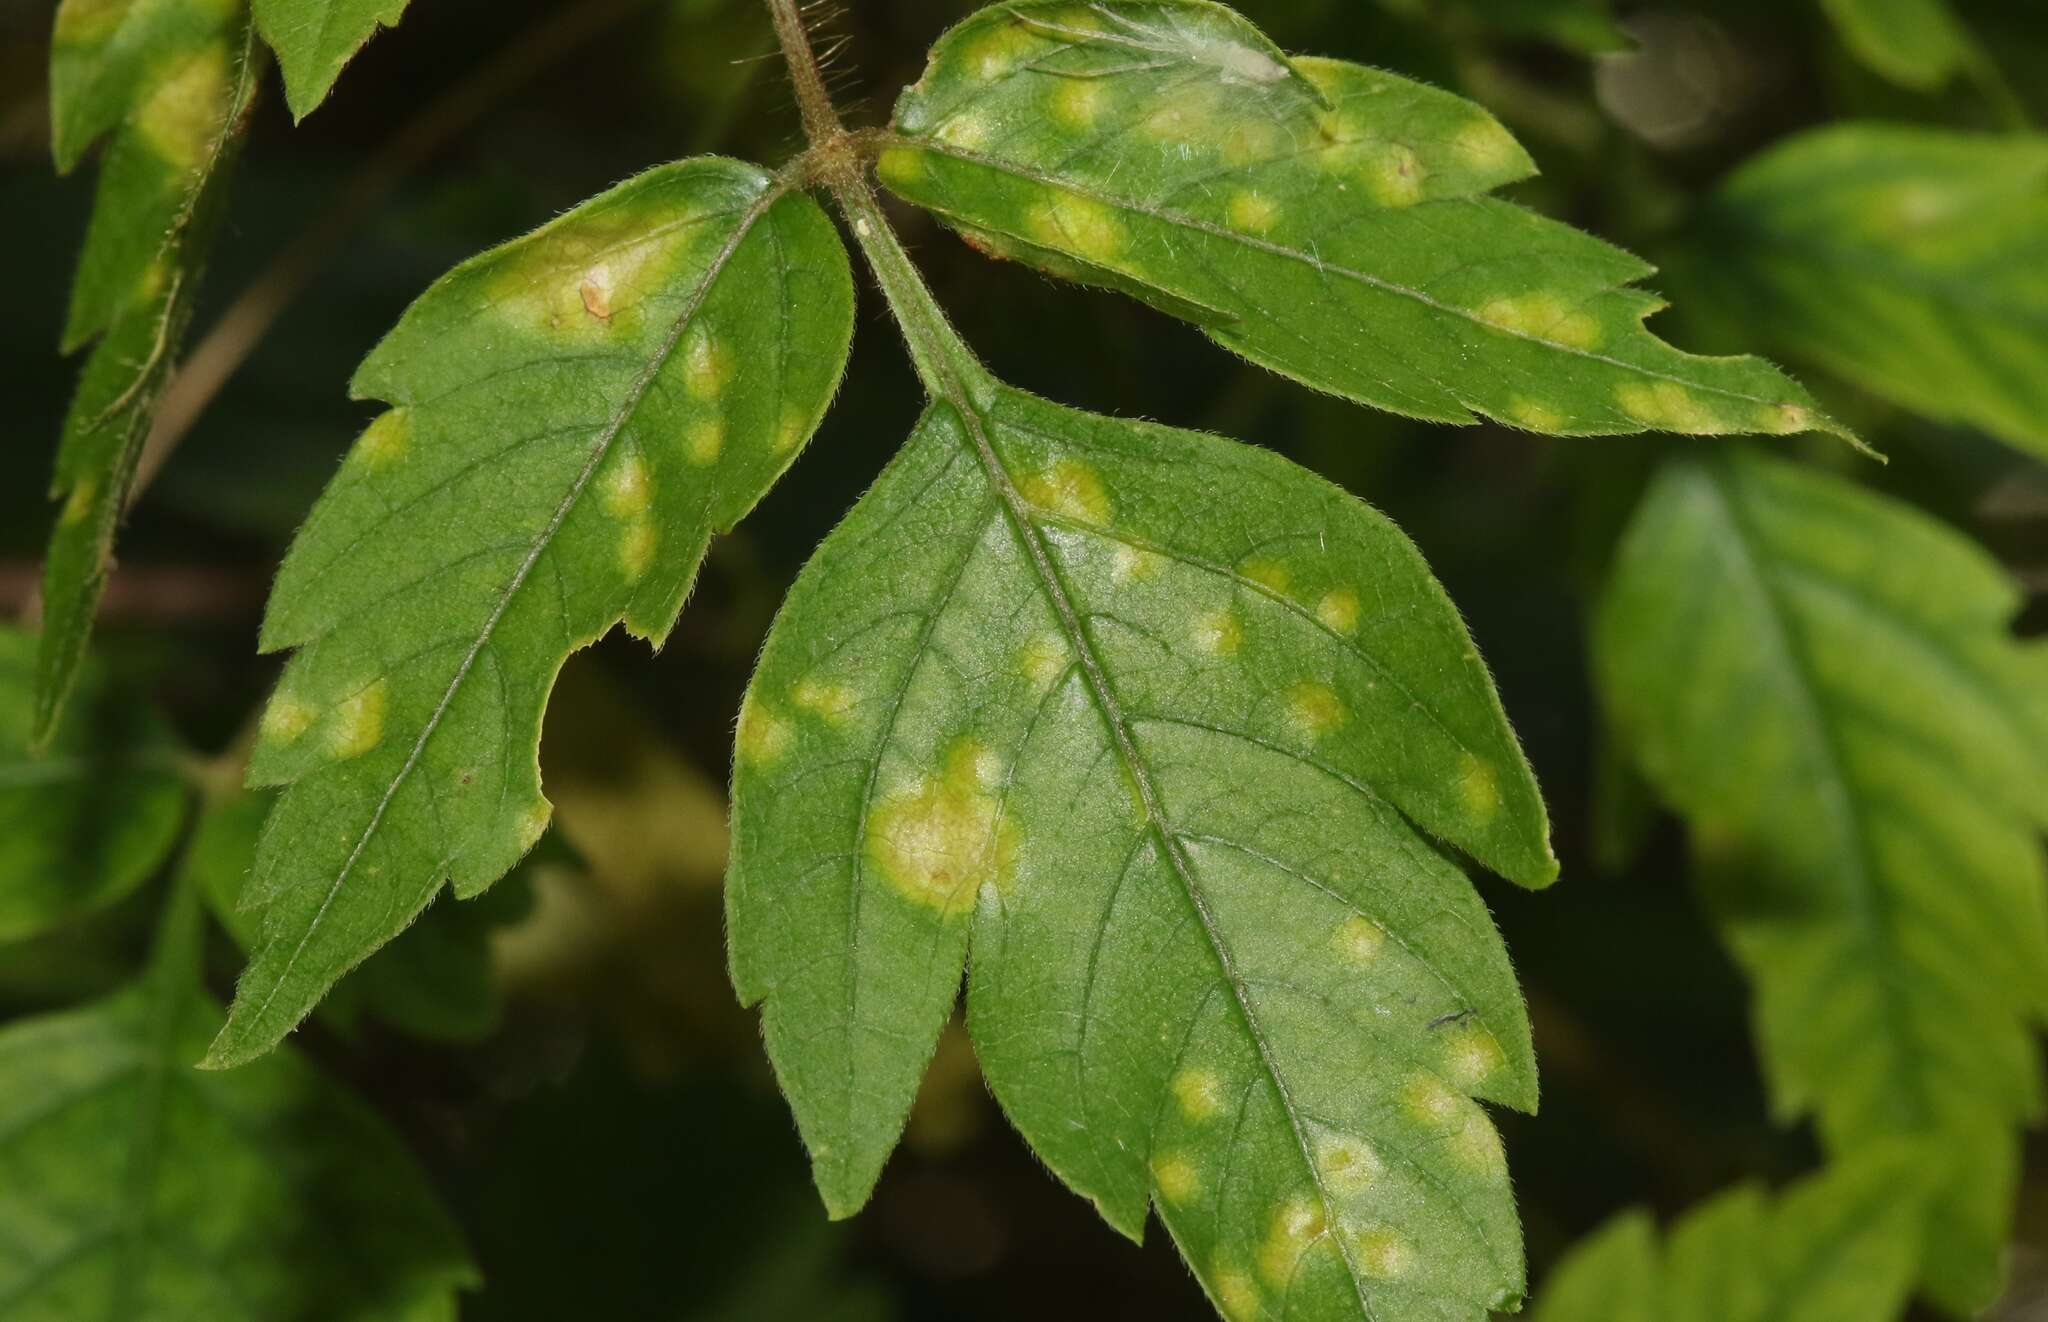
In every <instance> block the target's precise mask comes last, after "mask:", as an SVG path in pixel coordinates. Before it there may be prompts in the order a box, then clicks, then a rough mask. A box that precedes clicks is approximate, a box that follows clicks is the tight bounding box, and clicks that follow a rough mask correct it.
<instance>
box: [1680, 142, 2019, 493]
mask: <svg viewBox="0 0 2048 1322" xmlns="http://www.w3.org/2000/svg"><path fill="white" fill-rule="evenodd" d="M1700 238H1701V243H1702V249H1703V253H1704V255H1705V256H1706V257H1707V258H1708V259H1709V260H1710V261H1711V263H1712V267H1711V269H1712V271H1713V273H1714V279H1715V280H1716V281H1718V282H1721V283H1723V285H1724V297H1726V298H1728V299H1729V300H1730V302H1731V305H1732V306H1733V307H1734V308H1736V309H1739V312H1740V315H1741V316H1742V317H1743V318H1744V320H1745V324H1747V325H1750V326H1753V327H1755V328H1756V329H1757V332H1758V333H1760V334H1762V335H1765V336H1768V337H1769V338H1771V339H1772V340H1774V341H1775V342H1777V343H1779V344H1782V345H1783V346H1784V347H1785V349H1786V350H1787V351H1788V352H1791V353H1795V354H1798V355H1800V356H1803V357H1807V358H1812V359H1815V360H1817V361H1819V362H1821V363H1824V364H1826V365H1827V366H1828V367H1830V368H1832V369H1833V370H1835V371H1837V372H1839V373H1841V374H1842V375H1843V376H1846V377H1848V378H1849V379H1850V380H1852V381H1854V382H1856V383H1857V384H1859V385H1861V386H1863V387H1864V388H1865V389H1867V390H1869V391H1871V392H1872V393H1873V394H1876V395H1880V396H1882V397H1884V398H1886V399H1889V400H1892V401H1894V402H1895V403H1898V404H1900V405H1902V406H1904V407H1906V408H1909V409H1913V410H1915V411H1916V412H1920V413H1924V414H1926V415H1928V416H1929V417H1933V418H1940V419H1944V420H1949V421H1955V422H1965V423H1970V424H1972V425H1974V426H1977V427H1981V428H1983V429H1984V430H1985V431H1988V432H1990V433H1991V434H1992V435H1994V436H1997V437H1998V438H2000V439H2001V440H2003V441H2006V442H2007V443H2008V444H2011V445H2014V446H2017V447H2019V448H2021V449H2023V450H2029V451H2032V452H2033V453H2035V454H2037V455H2048V373H2043V372H2042V371H2041V363H2042V362H2043V360H2044V357H2048V138H2043V137H2042V136H2040V135H2038V134H2012V135H2004V136H1994V135H1987V134H1968V133H1953V132H1947V131H1943V130H1937V129H1920V128H1903V127H1893V126H1889V125H1877V124H1845V125H1840V126H1836V127H1832V128H1825V129H1818V130H1815V131H1813V132H1810V133H1805V134H1802V135H1800V136H1799V137H1796V138H1793V139H1792V140H1790V141H1789V142H1786V143H1785V144H1783V145H1782V146H1779V147H1777V148H1775V149H1773V150H1771V151H1769V152H1766V153H1764V154H1763V155H1762V156H1760V157H1758V158H1756V159H1755V160H1753V161H1751V162H1749V163H1748V164H1747V165H1745V166H1743V167H1742V168H1741V169H1740V170H1738V171H1736V172H1735V174H1734V175H1733V176H1732V177H1730V179H1729V180H1728V181H1727V183H1726V184H1724V185H1723V186H1722V187H1721V189H1720V191H1719V193H1718V194H1717V195H1716V198H1715V200H1714V202H1713V204H1712V206H1711V208H1710V210H1709V211H1708V213H1707V215H1706V217H1705V218H1704V223H1703V224H1702V226H1701V229H1700Z"/></svg>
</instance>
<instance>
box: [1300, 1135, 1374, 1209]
mask: <svg viewBox="0 0 2048 1322" xmlns="http://www.w3.org/2000/svg"><path fill="white" fill-rule="evenodd" d="M1315 1156H1316V1168H1317V1170H1318V1171H1320V1172H1321V1173H1322V1180H1323V1183H1324V1184H1325V1185H1327V1186H1328V1187H1329V1188H1330V1189H1332V1190H1333V1191H1335V1192H1337V1193H1341V1194H1347V1195H1348V1194H1359V1193H1363V1192H1365V1191H1366V1190H1367V1189H1370V1188H1371V1187H1372V1186H1373V1185H1375V1184H1377V1183H1378V1182H1379V1180H1380V1177H1381V1176H1382V1175H1383V1174H1385V1172H1386V1165H1385V1163H1384V1162H1383V1161H1382V1160H1381V1158H1380V1154H1379V1153H1378V1152H1376V1151H1374V1150H1373V1146H1372V1144H1370V1143H1368V1142H1366V1141H1365V1140H1364V1139H1362V1138H1354V1137H1352V1136H1351V1135H1349V1134H1332V1133H1324V1134H1319V1135H1318V1136H1317V1137H1316V1144H1315Z"/></svg>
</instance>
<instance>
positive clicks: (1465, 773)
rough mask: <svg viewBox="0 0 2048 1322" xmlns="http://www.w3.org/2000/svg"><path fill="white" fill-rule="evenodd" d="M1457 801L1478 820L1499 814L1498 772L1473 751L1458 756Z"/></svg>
mask: <svg viewBox="0 0 2048 1322" xmlns="http://www.w3.org/2000/svg"><path fill="white" fill-rule="evenodd" d="M1458 802H1459V803H1461V804H1463V805H1464V808H1465V811H1466V812H1468V813H1470V814H1471V815H1472V816H1473V817H1475V818H1477V819H1479V820H1480V821H1490V820H1491V819H1493V818H1494V817H1497V816H1499V815H1500V803H1501V799H1500V773H1499V772H1498V771H1496V770H1495V769H1494V766H1493V764H1492V763H1491V762H1488V761H1486V760H1485V759H1483V758H1481V757H1479V756H1478V755H1477V754H1474V753H1464V754H1461V755H1460V756H1459V758H1458Z"/></svg>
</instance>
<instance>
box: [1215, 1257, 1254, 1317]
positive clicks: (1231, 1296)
mask: <svg viewBox="0 0 2048 1322" xmlns="http://www.w3.org/2000/svg"><path fill="white" fill-rule="evenodd" d="M1215 1277H1216V1302H1217V1303H1219V1304H1221V1305H1222V1306H1223V1315H1224V1316H1225V1317H1227V1318H1229V1319H1230V1322H1252V1319H1254V1318H1257V1317H1259V1316H1261V1315H1262V1314H1264V1312H1265V1306H1264V1305H1263V1304H1261V1303H1260V1302H1259V1287H1258V1286H1256V1285H1254V1284H1253V1283H1252V1278H1251V1277H1249V1276H1247V1275H1245V1274H1244V1273H1243V1272H1241V1271H1234V1270H1225V1269H1222V1268H1218V1269H1217V1271H1216V1273H1215Z"/></svg>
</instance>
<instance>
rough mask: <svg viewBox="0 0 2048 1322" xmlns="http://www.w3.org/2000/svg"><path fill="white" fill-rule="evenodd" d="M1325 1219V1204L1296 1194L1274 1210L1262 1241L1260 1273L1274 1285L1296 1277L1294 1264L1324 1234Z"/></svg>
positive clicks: (1279, 1285)
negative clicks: (1323, 1207) (1323, 1206)
mask: <svg viewBox="0 0 2048 1322" xmlns="http://www.w3.org/2000/svg"><path fill="white" fill-rule="evenodd" d="M1325 1227H1326V1223H1325V1221H1324V1218H1323V1209H1322V1205H1321V1204H1320V1203H1318V1202H1314V1201H1311V1200H1310V1199H1307V1198H1293V1199H1289V1200H1288V1201H1287V1202H1285V1203H1283V1204H1282V1205H1281V1206H1280V1209H1279V1210H1278V1211H1276V1212H1274V1213H1273V1220H1272V1223H1271V1224H1270V1225H1268V1226H1267V1227H1266V1238H1265V1239H1264V1240H1263V1241H1261V1242H1260V1244H1259V1275H1261V1276H1263V1277H1264V1278H1265V1279H1266V1284H1268V1285H1270V1286H1272V1287H1273V1288H1274V1289H1276V1290H1277V1289H1281V1288H1284V1287H1285V1286H1286V1285H1287V1283H1288V1282H1289V1281H1290V1280H1291V1279H1293V1276H1294V1269H1295V1265H1296V1264H1297V1263H1299V1262H1300V1261H1301V1255H1302V1254H1304V1253H1306V1252H1308V1248H1309V1245H1311V1244H1313V1243H1315V1242H1316V1241H1317V1240H1318V1239H1321V1238H1322V1236H1323V1231H1324V1229H1325Z"/></svg>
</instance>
